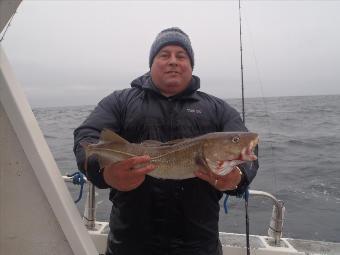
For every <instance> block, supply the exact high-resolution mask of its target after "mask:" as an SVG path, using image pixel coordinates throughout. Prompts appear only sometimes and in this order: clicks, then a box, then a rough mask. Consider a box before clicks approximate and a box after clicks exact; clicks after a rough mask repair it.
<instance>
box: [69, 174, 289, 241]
mask: <svg viewBox="0 0 340 255" xmlns="http://www.w3.org/2000/svg"><path fill="white" fill-rule="evenodd" d="M84 178H85V177H84ZM63 179H64V180H65V181H66V182H73V179H72V177H69V176H63ZM85 181H86V183H87V184H88V185H89V186H88V189H87V196H86V202H85V209H84V214H83V221H84V224H85V226H86V228H87V229H88V230H91V231H93V230H96V229H95V228H96V198H95V186H94V185H93V184H92V183H91V182H90V181H88V180H87V179H86V178H85ZM249 195H251V196H259V197H265V198H269V199H271V201H272V202H273V211H272V216H271V219H270V223H269V228H268V236H269V237H271V238H273V245H274V246H280V241H281V237H282V234H283V232H282V231H283V219H284V212H285V207H284V203H283V201H281V200H278V199H277V198H276V197H275V196H273V195H272V194H270V193H268V192H264V191H260V190H249Z"/></svg>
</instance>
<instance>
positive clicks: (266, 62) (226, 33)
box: [2, 0, 340, 106]
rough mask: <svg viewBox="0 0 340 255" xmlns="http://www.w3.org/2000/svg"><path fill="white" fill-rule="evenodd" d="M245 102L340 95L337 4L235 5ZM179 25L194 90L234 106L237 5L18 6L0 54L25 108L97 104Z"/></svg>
mask: <svg viewBox="0 0 340 255" xmlns="http://www.w3.org/2000/svg"><path fill="white" fill-rule="evenodd" d="M242 6H243V8H242V16H243V32H244V33H243V40H244V42H243V44H244V45H243V47H244V66H245V89H246V91H245V92H246V96H247V97H263V96H264V97H265V96H287V95H288V96H290V95H316V94H340V84H339V83H340V82H339V81H340V74H339V70H340V50H339V49H338V48H339V45H340V15H339V13H340V1H324V0H323V1H243V2H242ZM171 26H178V27H180V28H181V29H183V30H184V31H185V32H186V33H188V34H189V36H190V38H191V41H192V45H193V48H194V51H195V62H196V66H195V68H194V74H196V75H198V76H200V78H201V90H203V91H205V92H208V93H211V94H213V95H216V96H219V97H221V98H234V97H240V95H241V89H240V51H239V35H238V33H239V30H238V29H239V27H238V26H239V23H238V2H237V1H148V2H145V1H124V2H123V1H33V0H31V1H29V0H28V1H23V2H22V4H21V6H20V7H19V9H18V11H17V14H16V15H15V17H14V19H13V21H12V24H11V26H10V28H9V29H8V32H7V34H6V37H5V40H4V41H3V42H2V45H3V47H4V49H5V52H6V54H7V57H8V58H9V60H10V62H11V64H12V66H13V69H14V71H15V73H16V74H17V77H18V79H19V81H20V83H21V84H22V86H23V87H24V89H25V92H26V94H27V96H28V98H29V101H30V103H31V105H32V106H54V105H80V104H96V103H97V102H98V101H99V100H100V99H101V98H102V97H104V96H106V95H107V94H109V93H110V92H111V91H113V90H115V89H122V88H126V87H128V86H129V84H130V81H131V80H132V79H134V78H135V77H137V76H139V75H141V74H143V73H145V72H147V71H148V70H149V68H148V54H149V48H150V45H151V43H152V41H153V39H154V38H155V36H156V35H157V33H158V32H159V31H161V30H162V29H164V28H167V27H171Z"/></svg>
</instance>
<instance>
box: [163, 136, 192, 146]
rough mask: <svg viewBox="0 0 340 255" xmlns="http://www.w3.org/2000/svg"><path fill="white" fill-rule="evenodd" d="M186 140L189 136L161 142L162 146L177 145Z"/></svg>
mask: <svg viewBox="0 0 340 255" xmlns="http://www.w3.org/2000/svg"><path fill="white" fill-rule="evenodd" d="M184 141H188V138H183V139H176V140H171V141H168V142H166V143H161V145H162V146H170V145H175V144H178V143H181V142H184Z"/></svg>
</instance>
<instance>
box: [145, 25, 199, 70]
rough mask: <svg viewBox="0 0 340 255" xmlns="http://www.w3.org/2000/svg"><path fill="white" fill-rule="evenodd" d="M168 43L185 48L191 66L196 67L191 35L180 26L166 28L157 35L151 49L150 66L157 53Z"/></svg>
mask: <svg viewBox="0 0 340 255" xmlns="http://www.w3.org/2000/svg"><path fill="white" fill-rule="evenodd" d="M167 45H178V46H181V47H182V48H183V49H185V51H186V52H187V54H188V56H189V58H190V62H191V67H192V68H194V51H193V50H192V47H191V42H190V39H189V36H188V35H187V34H186V33H184V32H183V31H182V30H181V29H179V28H178V27H171V28H167V29H164V30H163V31H161V32H160V33H159V34H158V35H157V37H156V39H155V41H154V42H153V44H152V46H151V49H150V56H149V67H150V68H151V66H152V62H153V59H154V58H155V56H156V55H157V53H158V52H159V51H160V50H161V49H162V48H163V47H165V46H167Z"/></svg>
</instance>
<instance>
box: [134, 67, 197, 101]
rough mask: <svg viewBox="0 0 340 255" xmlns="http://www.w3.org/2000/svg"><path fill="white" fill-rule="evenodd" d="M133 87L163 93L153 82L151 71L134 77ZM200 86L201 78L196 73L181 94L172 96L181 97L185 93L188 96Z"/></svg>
mask: <svg viewBox="0 0 340 255" xmlns="http://www.w3.org/2000/svg"><path fill="white" fill-rule="evenodd" d="M131 87H135V88H140V89H143V90H151V91H153V92H155V93H157V94H159V95H162V94H161V93H160V91H159V89H158V88H157V87H156V86H155V84H154V83H153V81H152V79H151V74H150V72H147V73H145V74H144V75H142V76H140V77H138V78H136V79H134V80H133V81H132V82H131ZM199 88H200V78H199V77H198V76H196V75H193V76H192V79H191V81H190V84H189V86H188V87H187V88H186V89H185V90H184V91H183V92H181V93H180V94H178V95H174V96H172V97H179V96H184V95H185V96H188V95H190V94H193V93H194V92H195V91H196V90H198V89H199ZM162 96H163V95H162Z"/></svg>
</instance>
